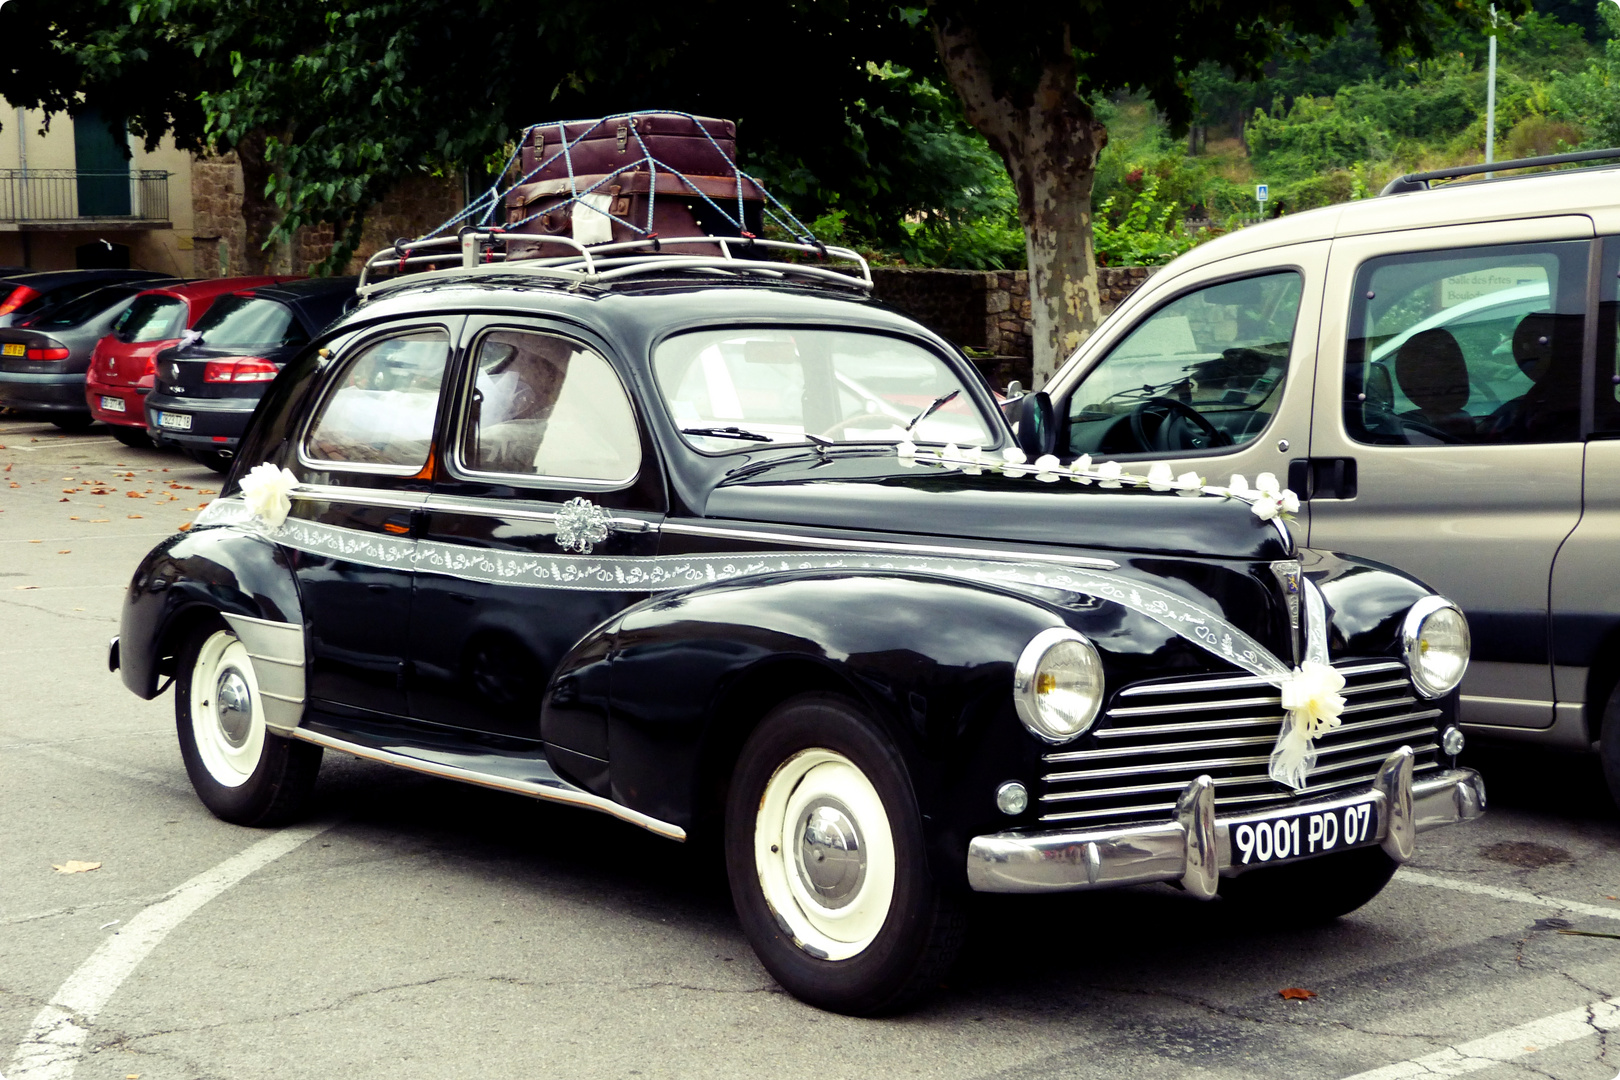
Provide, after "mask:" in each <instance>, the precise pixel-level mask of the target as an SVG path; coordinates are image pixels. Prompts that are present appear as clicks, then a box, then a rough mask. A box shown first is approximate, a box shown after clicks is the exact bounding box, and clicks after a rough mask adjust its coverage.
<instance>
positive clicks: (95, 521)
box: [90, 518, 112, 525]
mask: <svg viewBox="0 0 1620 1080" xmlns="http://www.w3.org/2000/svg"><path fill="white" fill-rule="evenodd" d="M111 520H112V518H91V519H90V524H92V525H105V524H107V522H109V521H111Z"/></svg>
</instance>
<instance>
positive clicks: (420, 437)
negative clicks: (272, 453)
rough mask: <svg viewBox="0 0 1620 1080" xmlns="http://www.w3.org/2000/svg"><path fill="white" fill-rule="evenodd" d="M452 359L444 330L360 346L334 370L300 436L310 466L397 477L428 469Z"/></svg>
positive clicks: (425, 331)
mask: <svg viewBox="0 0 1620 1080" xmlns="http://www.w3.org/2000/svg"><path fill="white" fill-rule="evenodd" d="M449 358H450V339H449V338H448V337H447V336H446V335H445V333H444V332H443V331H442V330H424V331H419V332H417V333H412V334H401V335H399V336H397V337H390V338H384V339H382V340H381V341H374V342H371V343H370V344H367V345H363V346H361V347H360V349H359V350H358V351H357V352H356V353H354V354H353V356H352V357H350V358H349V359H348V360H347V361H346V362H345V363H344V365H343V367H342V370H341V371H339V373H338V376H337V379H336V380H335V382H334V383H333V384H332V387H331V389H330V390H329V391H328V393H327V395H326V400H325V401H324V402H323V403H322V404H321V408H320V412H318V413H317V414H316V415H315V419H314V421H313V422H312V423H311V424H310V426H309V434H308V435H307V436H306V437H305V439H304V456H305V458H306V459H308V460H309V461H310V462H311V463H314V464H319V465H335V466H337V467H339V468H348V469H358V470H360V471H376V472H385V473H394V474H401V473H403V474H406V475H409V474H410V473H414V472H416V471H417V470H419V469H420V468H422V466H424V465H426V464H427V459H428V453H429V451H430V450H431V449H432V446H433V424H434V418H435V417H436V416H437V414H438V408H439V387H440V385H441V384H442V383H443V382H444V368H445V363H446V362H447V361H448V360H449Z"/></svg>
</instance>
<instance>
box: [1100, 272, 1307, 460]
mask: <svg viewBox="0 0 1620 1080" xmlns="http://www.w3.org/2000/svg"><path fill="white" fill-rule="evenodd" d="M1302 288H1303V283H1302V281H1301V280H1300V275H1299V274H1298V273H1297V272H1295V271H1292V270H1289V271H1283V272H1280V273H1271V274H1263V275H1260V276H1257V277H1249V278H1241V279H1239V280H1236V281H1223V282H1220V283H1219V284H1216V285H1210V286H1208V287H1206V288H1203V289H1199V290H1197V291H1195V292H1190V293H1187V294H1185V295H1183V296H1179V297H1177V298H1176V299H1174V300H1172V301H1171V302H1170V303H1168V304H1166V305H1164V306H1163V307H1161V308H1159V309H1158V310H1157V311H1155V312H1154V313H1153V314H1152V315H1150V316H1148V317H1147V318H1146V319H1144V320H1143V321H1142V322H1141V323H1139V324H1138V325H1137V327H1136V329H1134V330H1132V331H1131V332H1130V334H1129V335H1127V336H1126V337H1125V338H1124V340H1122V341H1120V342H1119V343H1118V344H1116V345H1115V346H1114V347H1113V349H1112V350H1111V351H1110V352H1109V353H1108V355H1107V356H1106V357H1104V358H1103V360H1102V362H1101V363H1099V364H1098V365H1097V366H1096V367H1095V368H1094V369H1092V371H1091V372H1090V373H1089V374H1088V375H1087V376H1086V378H1085V381H1084V382H1082V383H1081V384H1080V385H1079V386H1077V387H1075V389H1074V393H1073V395H1072V396H1071V397H1070V398H1069V408H1068V414H1069V452H1070V453H1072V454H1087V453H1097V452H1099V451H1101V452H1103V453H1115V454H1118V453H1131V452H1143V451H1150V450H1204V449H1210V448H1212V447H1217V446H1241V445H1243V444H1244V443H1246V442H1249V441H1250V440H1252V439H1254V438H1255V437H1256V436H1258V435H1259V434H1260V433H1261V432H1262V431H1263V430H1265V427H1266V425H1267V424H1268V423H1269V422H1270V421H1271V417H1272V415H1273V414H1274V413H1275V412H1276V411H1277V404H1278V402H1279V401H1281V399H1282V388H1283V383H1284V380H1285V379H1286V377H1287V375H1288V354H1289V350H1290V347H1291V346H1292V343H1293V339H1294V322H1295V319H1296V317H1297V316H1298V315H1299V299H1300V293H1301V290H1302ZM1200 421H1201V422H1200Z"/></svg>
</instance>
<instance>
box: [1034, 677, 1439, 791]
mask: <svg viewBox="0 0 1620 1080" xmlns="http://www.w3.org/2000/svg"><path fill="white" fill-rule="evenodd" d="M1336 667H1337V670H1338V671H1339V673H1340V674H1342V675H1344V676H1345V678H1346V685H1345V688H1344V691H1343V694H1344V696H1345V698H1346V704H1345V708H1344V711H1343V713H1342V715H1343V717H1344V722H1343V723H1341V724H1340V726H1339V727H1337V728H1336V729H1334V730H1333V731H1331V732H1328V733H1326V734H1324V735H1323V736H1321V737H1320V738H1318V739H1317V740H1316V748H1317V765H1316V768H1315V769H1313V770H1312V773H1311V778H1310V779H1311V783H1310V785H1309V786H1308V787H1307V788H1306V789H1305V790H1303V791H1301V792H1298V793H1295V792H1293V791H1291V790H1289V789H1288V788H1286V787H1284V786H1283V785H1281V784H1278V783H1276V782H1275V781H1273V780H1272V779H1271V778H1270V777H1269V776H1268V775H1267V764H1268V762H1269V760H1270V756H1271V755H1270V751H1271V748H1272V746H1273V745H1275V743H1276V739H1277V735H1278V732H1279V731H1280V730H1281V728H1282V723H1283V711H1282V700H1281V695H1280V693H1278V694H1274V693H1272V692H1271V691H1273V690H1274V687H1272V685H1271V684H1270V683H1268V682H1266V681H1265V680H1264V679H1259V678H1254V677H1249V676H1217V677H1214V678H1203V679H1197V678H1194V679H1179V680H1177V681H1175V682H1167V683H1153V684H1148V685H1140V686H1129V687H1125V688H1124V689H1122V690H1121V691H1119V692H1118V693H1117V694H1116V695H1115V697H1114V702H1115V705H1114V707H1113V708H1110V709H1109V710H1108V711H1107V712H1106V713H1105V714H1104V720H1103V722H1102V724H1101V726H1100V727H1099V728H1098V729H1097V730H1096V731H1094V732H1093V733H1092V734H1091V736H1090V737H1088V738H1087V740H1086V742H1085V743H1083V744H1082V746H1083V747H1084V748H1083V749H1074V750H1057V751H1054V752H1052V753H1049V754H1046V755H1045V756H1044V758H1043V760H1044V761H1045V762H1046V763H1047V764H1048V765H1049V766H1053V767H1054V768H1052V771H1051V772H1049V773H1047V774H1046V775H1045V776H1044V777H1043V778H1042V779H1043V782H1044V783H1043V788H1044V790H1043V791H1042V792H1041V794H1040V795H1039V797H1038V801H1039V803H1040V805H1041V806H1042V807H1043V809H1044V808H1050V809H1049V812H1047V813H1043V814H1042V816H1041V820H1042V821H1051V822H1055V821H1064V822H1073V821H1082V822H1088V823H1090V822H1098V823H1103V822H1115V821H1117V822H1121V823H1125V822H1143V821H1151V820H1161V821H1162V820H1166V819H1167V818H1168V817H1169V816H1170V815H1171V814H1173V812H1174V808H1175V804H1174V799H1173V798H1170V796H1173V795H1174V794H1177V793H1179V792H1181V791H1182V790H1183V789H1185V787H1186V785H1187V784H1188V783H1190V782H1191V781H1192V780H1193V779H1195V778H1196V777H1198V776H1202V775H1208V776H1209V777H1210V778H1211V780H1212V781H1213V783H1214V792H1213V794H1214V798H1215V806H1216V810H1217V812H1229V811H1230V810H1232V809H1235V808H1238V807H1244V808H1246V809H1256V808H1260V809H1263V808H1264V806H1265V805H1266V804H1271V803H1282V802H1285V801H1287V800H1290V799H1294V798H1297V797H1301V796H1305V797H1308V796H1312V795H1315V794H1318V793H1320V792H1324V791H1336V790H1339V789H1342V788H1353V787H1355V786H1357V785H1363V784H1371V783H1372V782H1373V777H1374V773H1375V772H1376V771H1377V768H1378V766H1379V764H1380V763H1381V762H1383V761H1384V759H1385V758H1387V756H1388V755H1389V753H1390V752H1391V751H1393V750H1396V749H1398V748H1399V747H1401V746H1410V747H1411V748H1412V750H1413V753H1414V754H1415V755H1416V760H1415V761H1414V762H1413V764H1414V766H1415V767H1416V768H1417V769H1419V770H1428V769H1434V768H1437V767H1438V759H1439V746H1438V732H1437V731H1436V727H1435V721H1436V720H1438V719H1439V718H1440V717H1441V716H1442V715H1443V714H1442V712H1441V710H1440V709H1438V708H1429V707H1427V706H1428V702H1425V701H1421V700H1419V699H1418V697H1417V695H1416V694H1415V693H1414V692H1413V690H1412V686H1411V683H1410V681H1409V680H1408V678H1407V675H1406V669H1405V667H1404V665H1402V664H1401V663H1399V662H1398V661H1393V660H1385V659H1374V660H1352V661H1347V662H1345V663H1342V664H1340V665H1336ZM1256 691H1260V693H1256ZM1144 698H1151V699H1153V700H1152V701H1151V703H1149V702H1148V701H1145V700H1143V699H1144ZM1121 702H1128V704H1119V703H1121ZM1139 702H1140V704H1139ZM1262 748H1263V750H1262ZM1223 751H1225V753H1223ZM1230 751H1236V753H1231V752H1230ZM1076 804H1080V805H1079V806H1076Z"/></svg>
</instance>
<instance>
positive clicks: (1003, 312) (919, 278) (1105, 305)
mask: <svg viewBox="0 0 1620 1080" xmlns="http://www.w3.org/2000/svg"><path fill="white" fill-rule="evenodd" d="M1156 269H1157V267H1151V266H1103V267H1098V268H1097V286H1098V290H1099V292H1100V293H1101V295H1102V309H1103V314H1104V315H1107V314H1109V313H1110V312H1112V311H1113V310H1114V309H1115V308H1116V307H1118V306H1119V304H1120V301H1122V300H1124V299H1125V298H1126V297H1127V296H1129V295H1130V294H1131V293H1132V292H1134V291H1136V289H1137V287H1138V286H1140V285H1141V284H1142V282H1144V281H1146V280H1147V279H1148V278H1149V276H1151V275H1152V274H1153V272H1154V270H1156ZM872 281H873V284H874V288H873V294H874V295H875V296H876V297H877V298H878V299H879V300H881V301H883V302H884V303H886V304H888V305H889V306H891V307H894V308H898V309H899V310H901V311H903V312H905V313H906V314H907V315H910V316H911V317H912V318H914V319H916V320H917V321H918V322H920V323H922V324H923V325H924V326H926V327H928V328H929V329H930V330H933V331H934V332H935V333H936V334H939V335H940V336H941V337H944V338H946V339H947V340H949V341H953V342H955V343H956V344H958V345H960V346H962V347H963V348H965V349H968V350H970V352H972V353H974V354H981V353H982V354H988V355H986V356H978V355H975V356H974V362H975V363H976V364H978V366H979V368H980V370H982V371H983V372H984V373H985V376H986V377H987V378H988V379H989V380H990V382H991V384H992V385H994V386H995V387H997V388H998V389H999V388H1001V387H1004V386H1006V385H1007V383H1008V382H1009V381H1010V380H1012V379H1017V380H1018V381H1019V382H1020V383H1021V384H1022V385H1023V386H1024V387H1026V388H1027V387H1028V386H1029V385H1030V369H1031V361H1032V357H1033V356H1034V349H1033V348H1032V346H1031V342H1030V327H1031V322H1032V313H1031V311H1030V299H1029V273H1028V272H1027V271H1024V270H989V271H980V270H921V269H912V268H910V267H888V266H875V267H873V268H872Z"/></svg>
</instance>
